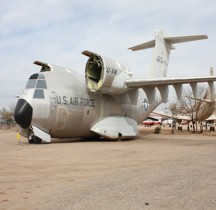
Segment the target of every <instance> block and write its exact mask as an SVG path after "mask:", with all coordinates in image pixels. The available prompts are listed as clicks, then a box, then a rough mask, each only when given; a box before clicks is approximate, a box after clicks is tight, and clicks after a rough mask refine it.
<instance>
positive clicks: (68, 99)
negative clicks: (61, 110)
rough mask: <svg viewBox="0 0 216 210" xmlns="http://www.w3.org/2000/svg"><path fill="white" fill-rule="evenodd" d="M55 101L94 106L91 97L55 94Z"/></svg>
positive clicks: (64, 103) (93, 100) (65, 103)
mask: <svg viewBox="0 0 216 210" xmlns="http://www.w3.org/2000/svg"><path fill="white" fill-rule="evenodd" d="M56 103H57V104H63V105H70V106H84V107H95V99H93V98H78V97H72V96H71V97H67V96H57V97H56Z"/></svg>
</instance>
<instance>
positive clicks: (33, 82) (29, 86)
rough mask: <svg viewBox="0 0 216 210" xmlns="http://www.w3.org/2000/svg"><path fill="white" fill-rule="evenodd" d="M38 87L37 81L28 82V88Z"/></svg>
mask: <svg viewBox="0 0 216 210" xmlns="http://www.w3.org/2000/svg"><path fill="white" fill-rule="evenodd" d="M35 85H36V79H31V80H29V81H28V82H27V85H26V88H29V89H30V88H35Z"/></svg>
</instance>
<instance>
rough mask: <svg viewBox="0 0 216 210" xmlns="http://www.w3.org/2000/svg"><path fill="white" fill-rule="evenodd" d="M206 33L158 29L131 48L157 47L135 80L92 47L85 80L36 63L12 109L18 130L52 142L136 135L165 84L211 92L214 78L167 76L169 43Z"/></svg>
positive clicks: (163, 94)
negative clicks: (145, 72) (146, 70)
mask: <svg viewBox="0 0 216 210" xmlns="http://www.w3.org/2000/svg"><path fill="white" fill-rule="evenodd" d="M206 38H207V36H206V35H193V36H178V37H172V36H168V35H167V34H166V33H165V32H163V31H162V30H158V31H157V32H156V34H155V39H154V40H151V41H149V42H146V43H143V44H140V45H137V46H134V47H131V48H129V49H131V50H133V51H136V50H142V49H146V48H152V47H155V50H154V55H153V60H152V65H151V69H150V73H151V76H150V77H149V78H145V79H134V78H133V76H132V73H131V71H130V70H129V69H128V68H127V67H126V66H125V65H123V64H121V63H119V62H118V61H115V60H113V59H110V58H108V57H105V56H102V55H99V54H97V53H94V52H90V51H87V50H86V51H83V52H82V54H84V55H86V56H87V57H88V60H87V63H86V67H85V81H84V80H83V79H82V78H81V76H80V75H79V74H78V73H77V72H75V71H73V70H71V69H68V68H64V67H60V66H56V65H52V64H48V63H44V62H40V61H35V62H34V64H36V65H39V66H41V70H40V72H39V73H35V74H33V75H31V76H30V77H29V80H28V82H27V85H26V88H25V89H24V90H23V92H22V93H21V95H20V97H19V99H18V101H17V104H16V107H15V111H14V118H15V120H16V122H17V123H18V124H19V125H20V126H21V128H22V129H21V131H20V133H21V134H22V135H23V136H25V137H27V138H28V140H29V143H41V141H42V140H43V141H45V142H51V139H52V138H75V137H81V138H86V137H92V136H98V137H103V138H110V139H126V138H135V137H136V136H137V135H138V128H137V125H138V124H139V123H141V122H142V121H143V119H145V118H146V117H147V116H148V115H149V113H151V112H152V111H153V110H154V109H155V108H156V107H157V106H158V105H159V104H160V103H164V102H167V99H168V93H169V85H173V87H174V88H175V91H176V94H177V96H178V97H181V95H182V84H190V85H191V87H192V89H193V91H194V93H196V87H197V83H199V82H208V84H209V87H210V90H211V91H213V82H214V81H215V80H216V77H213V76H210V77H195V78H166V75H167V67H168V62H169V55H170V52H171V50H173V49H174V45H173V44H177V43H181V42H187V41H194V40H200V39H206Z"/></svg>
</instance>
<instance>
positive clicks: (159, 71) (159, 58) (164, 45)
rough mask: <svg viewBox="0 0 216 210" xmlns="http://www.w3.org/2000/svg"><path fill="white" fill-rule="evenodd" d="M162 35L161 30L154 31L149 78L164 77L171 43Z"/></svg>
mask: <svg viewBox="0 0 216 210" xmlns="http://www.w3.org/2000/svg"><path fill="white" fill-rule="evenodd" d="M164 36H165V33H164V32H163V31H162V30H159V31H157V32H156V33H155V49H154V54H153V59H152V63H151V67H150V72H149V76H150V77H151V78H161V77H166V73H167V67H168V63H169V55H170V51H171V49H172V44H170V43H169V42H167V41H165V40H164Z"/></svg>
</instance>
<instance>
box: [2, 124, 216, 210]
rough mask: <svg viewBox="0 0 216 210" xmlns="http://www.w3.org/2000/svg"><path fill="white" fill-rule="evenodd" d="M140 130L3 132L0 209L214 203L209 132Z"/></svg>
mask: <svg viewBox="0 0 216 210" xmlns="http://www.w3.org/2000/svg"><path fill="white" fill-rule="evenodd" d="M145 129H147V128H145ZM145 129H144V133H146V134H143V135H142V136H140V138H138V139H136V140H132V141H122V142H116V141H101V142H100V141H93V140H91V141H85V140H82V141H81V140H77V141H73V142H72V141H65V142H61V143H59V142H58V141H56V142H55V143H52V144H41V145H29V144H27V143H26V140H25V139H21V142H17V140H16V133H15V132H9V131H7V132H2V131H1V133H0V160H1V161H0V210H7V209H8V210H13V209H15V210H21V209H22V210H28V209H29V210H42V209H46V210H58V209H65V210H69V209H75V210H76V209H100V210H101V209H105V210H106V209H107V210H108V209H113V210H114V209H118V210H119V209H131V210H132V209H133V210H134V209H135V210H139V209H154V210H155V209H190V210H193V209H196V210H197V209H200V210H201V209H216V137H215V135H212V136H209V135H208V136H207V135H205V134H202V135H200V134H187V133H181V134H180V133H176V134H174V135H170V134H169V133H162V134H159V135H156V134H152V132H148V131H147V132H145ZM148 129H149V128H148Z"/></svg>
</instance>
